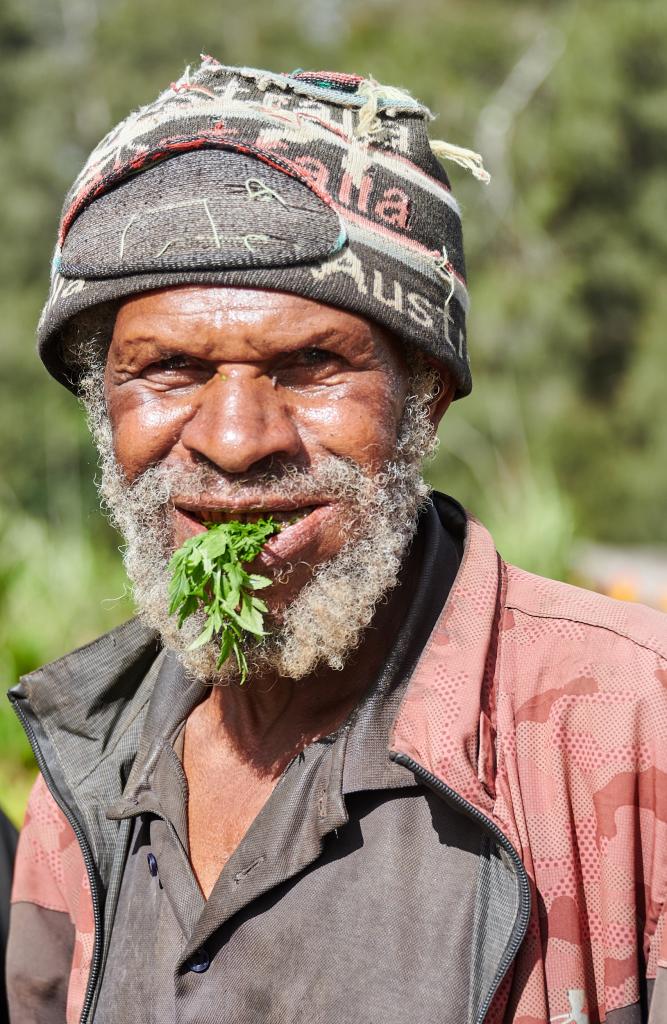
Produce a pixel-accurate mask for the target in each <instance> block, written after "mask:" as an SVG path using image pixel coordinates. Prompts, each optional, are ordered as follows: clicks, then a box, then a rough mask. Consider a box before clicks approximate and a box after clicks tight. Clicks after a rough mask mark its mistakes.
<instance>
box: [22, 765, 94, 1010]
mask: <svg viewBox="0 0 667 1024" xmlns="http://www.w3.org/2000/svg"><path fill="white" fill-rule="evenodd" d="M86 890H87V876H86V871H85V866H84V863H83V857H82V855H81V851H80V849H79V845H78V843H77V841H76V838H75V836H74V833H73V831H72V829H71V826H70V825H69V823H68V821H67V819H66V818H65V816H64V815H63V813H62V811H61V810H60V809H59V808H58V806H57V805H56V803H55V801H54V800H53V798H52V797H51V795H50V793H49V791H48V789H47V788H46V785H45V783H44V780H43V779H42V777H41V776H40V777H39V778H38V779H37V781H36V783H35V785H34V787H33V789H32V793H31V795H30V800H29V801H28V808H27V811H26V817H25V821H24V824H23V829H22V831H21V835H20V837H19V844H18V851H17V855H16V864H15V869H14V883H13V889H12V906H11V915H10V924H9V940H8V947H7V996H8V1001H9V1019H10V1021H11V1024H29V1022H30V1024H34V1022H35V1021H39V1022H40V1024H52V1022H53V1024H62V1022H63V1021H67V1022H68V1024H69V1022H71V1021H78V1019H79V1012H80V1004H81V1001H82V992H81V991H80V990H81V989H82V988H83V990H85V980H86V978H87V972H85V971H84V976H83V977H79V974H80V973H81V972H80V970H78V969H77V967H79V966H81V963H82V961H85V960H86V957H85V956H82V949H81V947H82V943H83V944H84V945H86V944H88V945H92V927H91V928H90V934H89V935H87V931H88V927H87V926H88V923H89V922H88V918H89V917H92V910H90V912H89V913H88V908H87V906H86V898H85V896H86ZM86 939H88V942H87V943H86ZM83 966H84V967H85V963H84V964H83Z"/></svg>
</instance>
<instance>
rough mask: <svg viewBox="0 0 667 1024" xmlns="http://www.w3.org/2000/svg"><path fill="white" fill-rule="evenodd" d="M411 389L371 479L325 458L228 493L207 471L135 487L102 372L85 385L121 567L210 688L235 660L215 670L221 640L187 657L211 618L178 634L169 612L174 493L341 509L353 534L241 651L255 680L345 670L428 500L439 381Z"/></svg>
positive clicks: (182, 472)
mask: <svg viewBox="0 0 667 1024" xmlns="http://www.w3.org/2000/svg"><path fill="white" fill-rule="evenodd" d="M412 385H413V386H412V393H411V395H410V397H409V398H408V400H407V402H406V405H405V410H404V414H403V417H402V422H401V424H400V428H399V434H398V439H397V444H396V451H395V454H394V457H393V458H392V459H391V460H390V461H388V462H387V463H385V465H384V466H383V467H382V469H381V471H380V472H378V473H376V474H374V475H367V474H365V473H363V472H362V470H361V469H360V468H359V467H358V466H357V465H356V464H354V463H352V462H351V461H349V460H347V459H343V458H338V457H329V458H326V459H323V460H322V461H321V462H319V463H317V464H315V465H313V466H312V467H311V468H309V469H308V470H305V471H302V470H299V469H291V468H288V469H286V470H280V471H276V473H266V474H262V476H261V477H257V476H255V477H253V478H252V482H251V484H250V483H248V482H245V483H244V482H243V481H242V480H239V481H234V482H232V484H231V485H230V482H229V479H228V478H227V477H225V476H224V474H221V473H220V474H219V473H217V472H216V471H215V469H213V468H212V467H209V466H204V465H194V466H192V467H183V468H179V467H176V466H168V465H164V464H158V465H157V466H154V467H151V468H150V469H148V470H146V471H145V472H144V473H142V474H141V475H140V476H139V477H137V478H136V479H135V480H134V481H132V482H131V483H130V482H128V480H127V478H126V477H125V475H124V473H123V472H122V470H121V469H120V467H119V465H118V463H117V461H116V457H115V453H114V448H113V441H112V433H111V426H110V423H109V418H108V415H107V411H106V406H105V403H104V399H103V391H102V380H101V370H100V369H96V370H93V371H91V372H89V373H88V374H87V375H86V377H85V378H84V379H83V381H82V383H81V396H82V401H83V404H84V407H85V409H86V413H87V416H88V422H89V426H90V428H91V432H92V434H93V437H94V440H95V442H96V445H97V448H98V451H99V456H100V468H101V471H102V473H101V479H100V482H99V491H100V495H101V498H102V500H103V503H104V505H105V506H106V509H107V511H108V513H109V517H110V519H111V521H112V523H113V524H114V525H115V526H116V528H117V529H118V530H119V531H120V533H121V534H122V536H123V538H124V541H125V546H124V549H123V561H124V564H125V569H126V571H127V575H128V577H129V579H130V581H131V583H132V587H133V594H134V600H135V603H136V605H137V609H138V612H139V615H140V617H141V618H142V619H143V620H144V621H145V622H146V623H147V624H148V625H149V626H151V627H152V628H154V629H156V630H157V631H158V632H159V633H160V635H161V638H162V641H163V643H164V645H165V647H167V648H170V649H172V650H174V651H176V652H177V653H178V655H179V658H180V661H181V663H182V664H183V666H184V668H185V669H186V671H187V672H188V673H190V674H191V675H193V676H195V677H197V678H199V679H201V680H202V681H204V682H207V683H210V684H214V683H227V682H231V681H234V680H235V678H237V670H236V665H235V663H234V660H233V659H232V658H229V659H228V660H227V662H226V663H225V665H223V666H222V668H221V669H219V670H216V661H217V657H218V644H217V643H216V642H215V641H211V642H209V643H207V644H206V645H205V646H203V647H200V648H197V649H196V650H190V649H189V648H190V645H191V643H192V641H193V640H194V639H195V638H196V637H197V636H198V635H199V633H200V632H201V630H202V629H203V626H204V613H203V612H198V613H195V614H194V615H193V616H191V617H190V618H189V619H188V620H187V621H186V622H185V623H184V625H183V626H182V628H180V629H179V628H178V626H177V623H176V619H175V617H174V616H172V615H170V614H169V599H168V586H169V579H170V573H169V571H168V568H167V566H168V563H169V559H170V557H171V555H172V553H173V548H172V537H171V527H170V522H169V520H170V512H171V509H172V505H171V497H172V495H174V494H177V493H178V494H180V495H183V494H187V495H188V496H195V495H197V494H201V493H208V494H215V493H216V490H217V489H219V487H220V483H221V481H223V480H224V482H225V490H226V493H229V492H230V487H231V490H233V491H234V493H235V494H242V493H243V491H244V488H245V491H246V492H249V491H250V487H251V486H252V491H253V494H256V493H257V489H258V487H259V486H261V495H262V504H266V506H267V507H271V504H272V501H271V499H272V497H273V499H274V500H275V499H279V500H280V501H281V502H284V501H285V500H289V499H290V497H294V498H295V499H296V498H301V497H302V496H303V495H304V494H305V495H308V496H309V500H308V504H314V503H316V499H317V496H318V495H322V496H326V497H327V498H334V499H337V500H338V501H339V502H340V503H341V505H342V506H343V508H344V512H345V521H346V523H348V524H349V527H348V528H347V530H346V532H347V533H348V536H347V539H346V540H345V543H344V545H343V547H342V549H341V551H340V552H339V553H338V554H337V555H335V556H334V557H333V558H331V559H330V560H329V561H327V562H325V563H323V564H320V565H317V566H316V567H315V568H314V569H313V572H312V576H311V578H310V580H309V581H308V583H307V584H306V585H305V586H304V587H303V588H302V589H301V591H300V592H299V593H298V594H297V596H296V597H295V598H294V600H293V601H292V602H291V603H290V604H289V605H288V606H287V607H286V608H285V609H284V610H282V611H281V612H280V613H279V614H278V615H275V616H272V615H271V614H269V615H268V616H267V620H266V626H267V627H268V630H269V635H268V636H267V638H266V639H265V640H263V641H261V642H260V643H255V642H250V643H249V644H248V647H247V649H246V652H245V653H246V657H247V659H248V664H249V668H250V673H249V679H250V681H252V679H253V677H255V678H256V677H261V676H265V675H271V674H277V675H278V676H280V677H284V678H289V679H301V678H303V677H304V676H307V675H309V674H310V673H312V672H313V671H314V670H315V669H316V668H317V667H318V666H320V665H328V666H329V667H330V668H333V669H342V668H343V665H344V663H345V660H346V658H347V656H348V655H349V653H350V652H351V651H353V650H354V649H355V647H357V646H358V644H359V643H360V641H361V638H362V635H363V632H364V629H365V628H366V626H368V624H369V623H370V621H371V619H372V618H373V614H374V612H375V609H376V607H377V605H378V602H380V601H381V600H382V599H383V598H384V597H385V596H386V595H387V594H388V593H389V591H390V590H391V589H392V588H393V587H394V586H395V585H396V582H397V580H398V575H399V571H400V568H401V564H402V562H403V559H404V556H405V554H406V552H407V550H408V547H409V545H410V542H411V540H412V538H413V537H414V534H415V532H416V528H417V519H418V515H419V511H420V509H421V508H422V507H423V506H424V505H425V504H426V503H427V501H428V497H429V493H430V489H429V487H428V485H427V484H426V483H425V481H424V479H423V476H422V464H423V462H424V460H425V459H426V458H427V457H429V456H430V455H432V454H433V452H434V451H435V448H436V446H437V440H436V434H435V430H434V428H433V426H432V423H431V421H430V419H429V415H428V408H429V403H430V401H431V400H432V398H433V394H434V388H435V383H434V374H433V373H432V372H431V371H429V370H428V369H426V368H424V369H423V370H420V371H418V372H417V373H416V375H415V376H414V377H413V380H412ZM300 504H301V502H300ZM287 571H289V570H287Z"/></svg>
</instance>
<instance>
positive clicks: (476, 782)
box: [9, 519, 667, 1024]
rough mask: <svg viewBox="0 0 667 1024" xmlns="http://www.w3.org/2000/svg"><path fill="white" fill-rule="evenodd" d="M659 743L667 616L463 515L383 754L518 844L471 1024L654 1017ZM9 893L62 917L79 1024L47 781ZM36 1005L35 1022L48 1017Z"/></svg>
mask: <svg viewBox="0 0 667 1024" xmlns="http://www.w3.org/2000/svg"><path fill="white" fill-rule="evenodd" d="M64 661H65V664H64V669H63V670H64V671H66V670H67V662H66V659H65V660H64ZM38 675H39V674H35V675H34V676H31V677H27V678H26V679H25V680H23V682H22V683H21V684H20V686H19V687H17V688H16V689H15V691H14V698H13V699H14V702H15V703H17V704H19V705H20V704H21V702H22V701H23V702H26V704H27V705H29V704H30V702H31V701H33V702H34V700H35V699H36V698H35V694H36V692H37V691H36V686H37V684H38V682H39V679H37V678H36V677H37V676H38ZM19 713H20V709H19ZM22 717H24V718H25V712H24V715H23V716H22ZM666 740H667V619H666V617H665V616H662V615H660V614H659V613H657V612H654V611H652V610H649V609H647V608H644V607H641V606H638V605H630V604H625V603H622V602H617V601H613V600H610V599H608V598H605V597H601V596H599V595H596V594H592V593H589V592H586V591H583V590H579V589H577V588H575V587H572V586H568V585H565V584H562V583H556V582H553V581H550V580H546V579H541V578H539V577H536V576H532V575H530V574H529V573H526V572H523V571H522V570H520V569H517V568H515V567H513V566H510V565H507V564H505V563H504V562H503V561H502V559H500V558H499V556H498V555H497V553H496V551H495V549H494V545H493V541H492V539H491V537H490V536H489V534H488V533H487V531H486V530H485V529H484V528H483V527H482V526H481V525H480V524H479V523H477V522H476V521H475V520H473V519H469V520H468V526H467V536H466V543H465V551H464V557H463V561H462V565H461V567H460V570H459V573H458V576H457V578H456V581H455V584H454V587H453V589H452V592H451V594H450V596H449V599H448V601H447V604H446V606H445V608H444V609H443V612H442V613H441V616H440V618H439V620H438V622H437V624H436V627H435V629H434V631H433V633H432V634H431V637H430V640H429V642H428V644H427V646H426V648H425V650H424V652H423V654H422V656H421V658H420V660H419V663H418V665H417V668H416V670H415V672H414V674H413V677H412V679H411V682H410V685H409V688H408V691H407V695H406V697H405V700H404V702H403V705H402V707H401V710H400V712H399V714H398V717H397V719H396V722H395V724H394V731H393V736H392V741H391V751H392V753H393V756H394V757H395V758H396V759H397V760H399V761H402V762H403V763H405V764H409V765H410V766H412V767H413V768H415V770H418V771H419V772H420V773H421V776H422V778H423V779H424V780H425V781H427V782H428V781H429V780H431V784H432V785H433V786H434V788H435V787H438V786H439V787H440V788H441V789H442V791H443V794H444V795H445V796H446V797H448V798H450V799H453V800H454V801H455V802H458V803H459V806H461V807H463V808H464V809H466V810H467V811H468V813H471V814H473V815H476V816H477V817H478V818H479V820H480V822H483V823H485V826H486V827H487V828H489V829H490V830H491V832H492V833H493V834H495V835H497V836H502V837H504V838H503V842H504V843H505V844H506V847H507V850H510V851H512V853H514V852H515V855H518V858H517V863H518V864H519V869H517V868H516V865H514V866H512V865H511V864H510V867H511V868H512V870H513V871H514V874H515V875H516V876H517V878H518V885H517V890H516V891H517V894H518V895H517V909H516V927H515V928H514V930H513V939H512V941H511V942H510V943H509V944H508V946H507V948H506V949H505V950H504V953H503V957H504V960H503V962H502V966H501V969H500V970H498V971H496V975H495V976H496V982H495V983H494V984H493V986H492V988H491V989H490V990H489V991H490V995H489V999H488V1000H487V1002H486V1004H480V1005H481V1007H482V1008H481V1009H480V1015H479V1016H477V1017H476V1018H475V1019H479V1020H485V1021H487V1022H489V1024H493V1022H501V1021H505V1022H510V1021H511V1022H514V1024H598V1022H602V1021H607V1022H609V1024H636V1022H645V1021H650V1024H665V1022H667V940H666V937H665V896H666V892H667V774H666V773H667V742H666ZM56 795H57V794H56ZM60 802H61V803H62V801H60ZM501 845H502V844H501ZM511 859H512V857H511V856H510V857H509V858H508V857H507V855H506V854H505V860H511ZM521 863H522V864H523V868H520V865H521ZM524 869H525V870H524ZM522 879H523V881H522ZM522 885H524V888H525V892H524V891H523V890H522ZM13 901H14V904H15V905H16V906H17V907H18V906H19V905H26V904H27V905H31V906H32V907H33V908H37V909H38V912H39V908H43V909H44V910H46V911H50V912H52V914H51V916H50V917H49V927H50V928H51V929H52V928H53V921H54V920H56V921H57V920H58V919H59V918H58V917H57V915H62V919H63V920H66V921H67V923H68V925H69V927H70V929H71V930H72V931H73V934H74V935H75V939H74V941H73V947H72V948H73V953H72V955H71V972H70V975H69V982H68V985H67V996H66V998H67V1017H66V1019H67V1022H68V1024H75V1022H77V1021H79V1019H80V1018H81V1016H82V1009H84V1011H85V1012H84V1019H85V1018H86V1013H87V1009H86V1007H85V1005H84V1004H85V1003H86V1002H87V1003H88V1004H89V1005H90V1003H91V998H90V986H89V974H90V972H91V962H92V960H93V955H94V948H95V920H94V914H93V906H92V900H91V889H90V882H89V872H88V871H87V870H86V866H85V865H84V858H83V855H82V852H81V850H80V847H79V843H78V842H77V839H76V838H75V835H74V832H73V830H72V826H71V825H70V823H69V821H68V819H67V818H66V817H65V815H64V814H63V811H62V810H61V809H60V807H59V806H58V805H57V803H56V801H55V800H54V797H53V795H52V794H51V792H50V791H49V788H47V785H46V784H45V782H44V779H43V778H42V777H40V778H39V779H38V781H37V783H36V785H35V788H34V790H33V793H32V796H31V800H30V804H29V807H28V811H27V816H26V822H25V826H24V829H23V832H22V835H21V840H20V849H19V855H18V862H17V867H16V877H15V885H14V892H13ZM54 912H55V914H56V917H55V919H54V917H53V913H54ZM522 914H523V915H524V917H525V920H523V921H521V916H522ZM72 926H73V928H72ZM482 930H483V929H482ZM25 941H26V940H24V939H22V936H21V935H20V934H14V935H13V936H12V937H11V938H10V950H9V986H10V993H12V994H13V998H14V1005H17V1003H20V1000H21V999H25V1000H27V1002H30V1000H32V1004H31V1005H37V1003H38V1000H39V994H37V995H35V992H34V991H31V985H33V987H34V984H33V982H32V981H31V975H30V970H29V966H30V959H31V954H30V950H27V949H26V948H25ZM31 941H32V940H31ZM45 941H46V933H45ZM26 956H27V960H26ZM87 989H88V990H89V991H88V999H87V1000H86V991H87ZM36 1000H37V1003H36V1002H35V1001H36ZM47 1002H48V999H46V998H45V1004H44V1005H45V1012H44V1015H43V1016H40V1017H39V1019H40V1020H45V1021H51V1020H52V1019H53V1020H55V1019H56V1017H52V1016H49V1013H48V1009H47ZM26 1005H27V1003H26ZM23 1019H24V1018H23V1017H22V1016H21V1015H20V1014H19V1015H18V1016H17V1017H16V1020H20V1021H21V1022H22V1021H23ZM25 1019H26V1020H28V1019H37V1018H36V1017H34V1018H30V1017H28V1016H26V1017H25Z"/></svg>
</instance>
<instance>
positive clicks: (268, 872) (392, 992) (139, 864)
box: [94, 509, 481, 1024]
mask: <svg viewBox="0 0 667 1024" xmlns="http://www.w3.org/2000/svg"><path fill="white" fill-rule="evenodd" d="M413 557H418V558H420V559H421V566H422V572H421V573H420V583H419V584H418V586H417V588H416V591H415V593H413V594H412V595H410V596H411V600H410V607H409V610H407V611H406V619H405V625H404V628H402V630H401V632H400V634H399V636H398V637H397V639H396V644H395V645H394V648H393V650H392V654H391V655H390V657H389V659H388V661H387V664H386V665H385V666H384V670H383V672H382V673H381V676H380V678H379V679H378V680H376V681H375V683H374V685H373V686H372V688H371V691H370V693H369V695H368V696H367V697H366V699H365V700H364V701H363V702H362V705H361V706H360V707H359V708H358V709H357V711H356V713H355V714H354V715H353V716H352V717H351V719H350V720H349V721H348V722H347V723H346V725H345V726H344V727H343V728H342V729H341V730H339V731H338V732H337V733H336V734H335V735H333V736H330V737H327V738H326V739H323V740H320V741H318V742H314V743H312V744H310V745H309V746H308V747H307V748H306V749H305V750H304V751H303V752H302V753H301V754H299V755H298V756H297V757H296V758H295V759H294V760H293V761H292V762H291V763H290V765H289V766H288V767H287V769H286V770H285V772H284V773H283V775H282V777H281V779H280V780H279V782H278V784H277V786H276V787H275V789H274V791H273V793H272V794H271V796H270V798H269V799H268V801H267V803H266V804H265V806H264V807H263V809H262V810H261V811H260V813H259V814H258V816H257V817H256V819H255V820H254V822H253V824H252V825H251V827H250V828H249V830H248V832H247V833H246V835H245V837H244V839H243V840H242V842H241V843H240V845H239V846H238V847H237V849H236V850H235V851H234V853H233V854H232V856H231V857H230V859H229V861H228V862H227V864H226V865H225V867H224V868H223V870H222V872H221V874H220V876H219V878H218V880H217V882H216V885H215V887H214V889H213V891H212V893H211V895H210V898H209V900H208V901H205V900H204V897H203V895H202V893H201V891H200V889H199V887H198V885H197V882H196V880H195V877H194V874H193V872H192V869H191V866H190V862H189V858H188V839H187V784H186V780H185V777H184V774H183V769H182V765H181V761H180V758H179V753H178V750H179V743H178V737H179V736H180V729H176V730H172V731H171V732H170V734H169V735H167V736H165V737H164V741H163V743H162V745H161V748H160V751H159V754H158V756H157V758H156V759H155V767H154V770H153V771H152V773H151V775H150V784H149V785H148V786H144V787H142V790H141V793H140V795H139V797H138V800H135V801H133V802H132V804H131V805H129V804H128V805H127V806H125V807H123V806H120V807H118V808H116V809H115V811H114V817H130V816H131V817H133V818H134V819H135V823H134V832H133V836H132V841H131V845H130V854H129V857H128V860H127V865H126V869H125V874H124V877H123V883H122V889H121V895H120V901H119V904H118V909H117V912H116V918H115V922H114V927H113V933H112V936H111V942H110V948H109V954H108V958H107V964H106V969H105V973H104V978H103V982H102V987H101V992H100V997H99V1001H98V1006H97V1011H96V1014H95V1018H94V1019H95V1021H96V1024H130V1022H132V1024H135V1022H136V1021H137V1020H140V1021H142V1022H146V1024H148V1022H153V1021H154V1022H156V1024H158V1022H159V1024H170V1022H174V1024H175V1022H178V1024H186V1022H187V1024H190V1022H192V1024H194V1022H197V1024H209V1022H210V1024H214V1022H215V1024H227V1022H229V1024H232V1022H234V1024H239V1022H240V1024H245V1022H259V1021H262V1022H275V1024H297V1022H302V1021H303V1022H306V1021H308V1022H311V1024H315V1022H324V1021H332V1022H336V1024H362V1022H363V1024H373V1022H376V1021H377V1022H383V1024H398V1022H399V1021H400V1022H401V1024H404V1022H405V1021H410V1022H411V1024H421V1022H423V1024H427V1022H429V1024H430V1022H432V1021H435V1020H443V1021H447V1022H448V1024H463V1022H465V1021H466V1020H467V1007H468V996H469V973H470V949H471V937H472V925H473V915H474V906H475V895H476V889H477V872H478V865H479V855H480V843H481V834H480V831H479V828H478V826H476V825H475V824H474V823H473V822H472V821H471V820H469V819H468V818H466V817H465V816H463V815H462V814H460V813H459V812H458V811H456V810H455V809H453V808H452V807H450V806H449V805H447V804H446V803H445V802H443V801H442V800H441V799H440V798H439V797H437V796H435V795H434V794H433V793H431V792H430V791H429V790H427V789H425V788H424V787H422V786H421V785H419V784H418V782H417V780H416V779H415V777H414V776H413V775H412V773H411V772H409V771H408V770H407V769H405V768H403V767H401V766H400V765H397V764H396V763H394V762H392V761H391V760H390V759H389V756H388V753H387V744H388V737H389V732H390V729H391V725H392V722H393V719H394V717H395V715H396V712H397V710H398V706H399V704H400V701H401V699H402V696H403V693H404V690H405V688H406V686H407V683H408V681H409V677H410V674H411V671H412V668H413V667H414V664H415V662H416V660H417V657H418V655H419V653H420V652H421V650H422V648H423V645H424V643H425V641H426V638H427V637H428V635H429V633H430V631H431V628H432V626H433V623H434V621H435V618H436V617H437V615H438V613H439V611H440V610H441V608H442V605H443V603H444V600H445V598H446V595H447V593H448V592H449V587H450V586H451V582H452V580H453V578H454V575H455V573H456V569H457V565H458V557H457V551H456V548H455V545H454V543H453V542H452V540H451V538H450V537H449V535H448V534H447V533H446V531H445V530H444V528H443V527H442V525H441V523H440V520H439V518H438V515H437V512H436V511H435V509H430V510H429V512H428V513H426V514H425V515H424V516H423V517H422V523H421V526H420V543H419V545H417V548H416V551H415V553H414V555H413Z"/></svg>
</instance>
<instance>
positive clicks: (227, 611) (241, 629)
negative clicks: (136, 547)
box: [169, 517, 280, 683]
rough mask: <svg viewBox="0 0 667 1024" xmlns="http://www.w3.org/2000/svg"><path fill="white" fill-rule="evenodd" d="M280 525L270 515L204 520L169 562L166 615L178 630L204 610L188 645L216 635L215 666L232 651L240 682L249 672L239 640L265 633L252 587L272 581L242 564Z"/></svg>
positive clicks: (260, 607) (260, 605)
mask: <svg viewBox="0 0 667 1024" xmlns="http://www.w3.org/2000/svg"><path fill="white" fill-rule="evenodd" d="M279 530H280V526H279V525H278V523H276V522H274V521H273V519H272V518H271V517H269V518H268V519H259V520H258V521H257V522H256V523H240V522H237V521H233V522H229V523H207V524H206V532H205V533H198V534H197V535H196V536H194V537H189V538H188V539H187V540H186V541H185V543H184V544H182V545H181V546H180V548H178V550H177V551H175V552H174V554H173V555H172V557H171V560H170V562H169V570H170V572H171V580H170V583H169V614H170V615H176V616H177V618H178V626H179V629H180V627H181V626H182V625H183V623H184V622H185V620H186V619H187V618H188V617H189V616H190V615H193V614H194V613H195V612H196V611H198V610H199V609H200V608H201V609H203V610H204V611H205V612H206V625H205V626H204V629H203V630H202V632H201V633H200V634H199V636H198V637H197V638H196V640H194V641H193V643H191V644H190V648H189V649H190V650H194V649H195V648H197V647H202V646H203V645H204V644H206V643H208V642H209V641H210V640H213V639H214V638H215V637H217V638H218V639H219V641H220V652H219V654H218V660H217V664H216V667H217V668H220V667H221V666H222V665H223V664H224V662H225V661H226V660H227V658H228V657H229V655H230V654H232V653H233V654H234V657H235V658H236V663H237V665H238V667H239V672H240V673H241V683H244V682H245V681H246V679H247V677H248V662H247V659H246V657H245V655H244V653H243V648H242V642H243V640H244V639H245V638H246V637H247V636H250V637H254V638H257V639H258V638H259V637H262V636H266V633H265V632H264V613H265V612H266V611H267V607H266V605H265V603H264V602H263V601H262V600H261V599H260V598H258V597H255V596H254V592H255V591H256V590H262V589H263V588H264V587H268V586H270V585H271V580H270V579H268V578H267V577H266V576H257V575H255V574H253V573H248V572H246V570H245V569H244V567H243V566H244V564H247V563H248V562H252V560H253V559H254V558H256V557H257V555H258V554H259V552H260V551H261V550H262V548H263V546H264V544H265V543H266V541H267V540H268V539H269V537H271V536H272V535H273V534H274V533H278V532H279Z"/></svg>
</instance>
